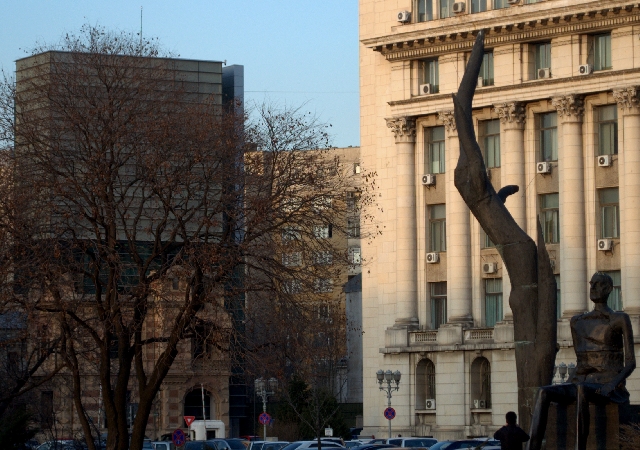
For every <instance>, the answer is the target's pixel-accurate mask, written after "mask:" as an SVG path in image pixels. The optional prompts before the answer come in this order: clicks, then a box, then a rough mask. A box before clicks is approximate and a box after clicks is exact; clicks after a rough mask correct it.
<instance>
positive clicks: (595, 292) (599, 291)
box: [589, 272, 613, 303]
mask: <svg viewBox="0 0 640 450" xmlns="http://www.w3.org/2000/svg"><path fill="white" fill-rule="evenodd" d="M589 284H590V285H591V289H589V298H590V299H591V301H592V302H593V303H606V302H607V299H608V298H609V294H610V293H611V291H612V290H613V279H612V278H611V277H610V276H609V275H607V274H606V273H604V272H596V273H594V274H593V276H592V277H591V281H589Z"/></svg>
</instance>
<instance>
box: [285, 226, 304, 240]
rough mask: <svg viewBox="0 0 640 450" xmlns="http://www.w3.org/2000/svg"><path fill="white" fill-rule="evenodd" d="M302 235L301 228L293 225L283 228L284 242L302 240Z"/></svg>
mask: <svg viewBox="0 0 640 450" xmlns="http://www.w3.org/2000/svg"><path fill="white" fill-rule="evenodd" d="M300 237H301V233H300V228H299V227H296V226H292V225H287V226H285V227H283V228H282V240H283V241H293V240H296V239H300Z"/></svg>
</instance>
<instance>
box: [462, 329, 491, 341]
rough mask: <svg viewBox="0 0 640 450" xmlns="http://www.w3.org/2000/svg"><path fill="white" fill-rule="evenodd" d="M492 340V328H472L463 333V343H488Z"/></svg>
mask: <svg viewBox="0 0 640 450" xmlns="http://www.w3.org/2000/svg"><path fill="white" fill-rule="evenodd" d="M488 340H493V328H474V329H471V330H465V331H464V341H465V342H469V341H488Z"/></svg>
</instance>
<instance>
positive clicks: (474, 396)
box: [471, 357, 491, 409]
mask: <svg viewBox="0 0 640 450" xmlns="http://www.w3.org/2000/svg"><path fill="white" fill-rule="evenodd" d="M471 407H472V408H476V409H488V408H491V364H489V360H488V359H487V358H484V357H480V358H476V359H474V360H473V363H471Z"/></svg>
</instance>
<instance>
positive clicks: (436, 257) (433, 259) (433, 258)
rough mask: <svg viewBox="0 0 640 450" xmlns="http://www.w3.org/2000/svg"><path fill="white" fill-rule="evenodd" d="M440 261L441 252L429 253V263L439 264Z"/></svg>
mask: <svg viewBox="0 0 640 450" xmlns="http://www.w3.org/2000/svg"><path fill="white" fill-rule="evenodd" d="M439 262H440V254H439V253H438V252H431V253H427V264H437V263H439Z"/></svg>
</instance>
